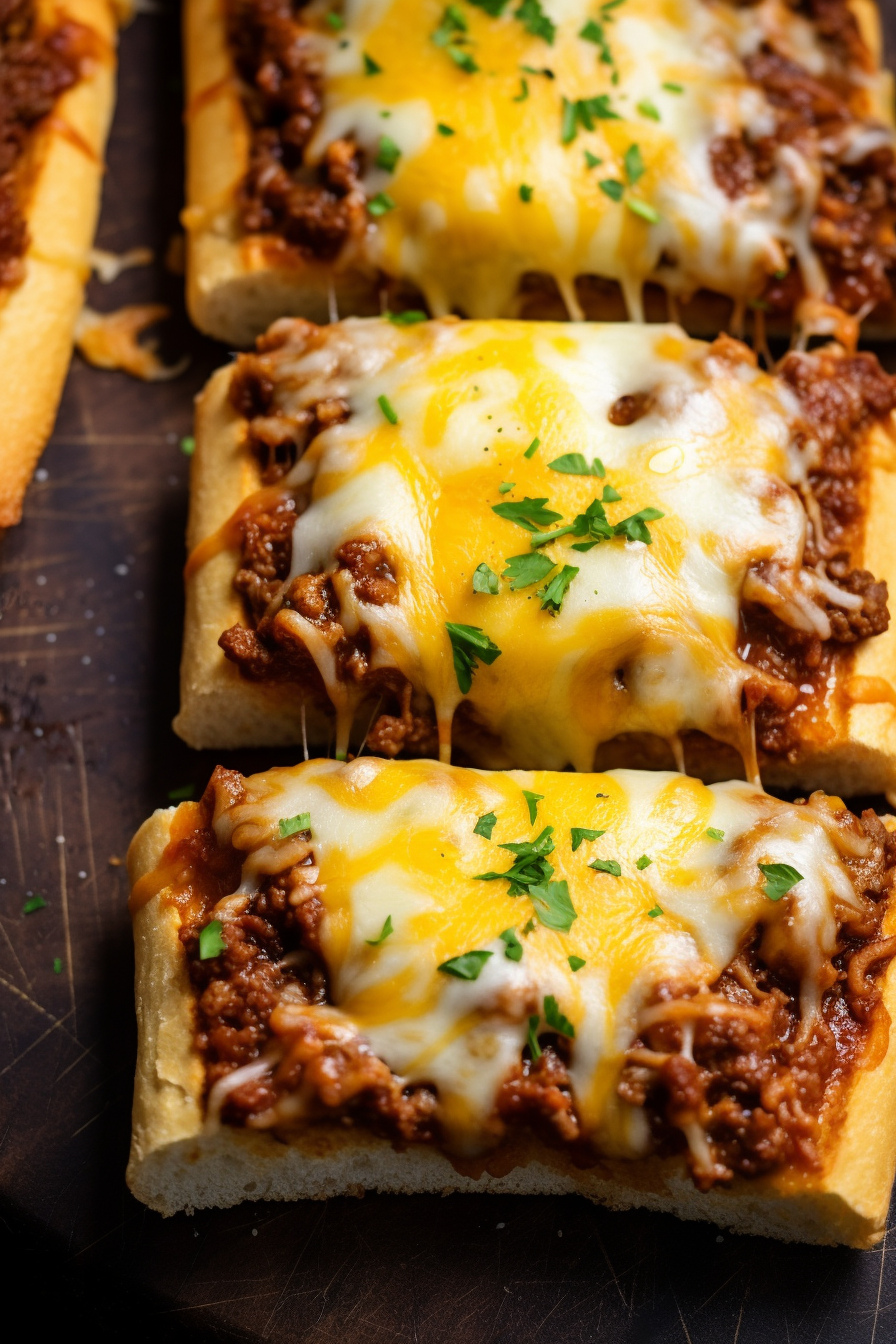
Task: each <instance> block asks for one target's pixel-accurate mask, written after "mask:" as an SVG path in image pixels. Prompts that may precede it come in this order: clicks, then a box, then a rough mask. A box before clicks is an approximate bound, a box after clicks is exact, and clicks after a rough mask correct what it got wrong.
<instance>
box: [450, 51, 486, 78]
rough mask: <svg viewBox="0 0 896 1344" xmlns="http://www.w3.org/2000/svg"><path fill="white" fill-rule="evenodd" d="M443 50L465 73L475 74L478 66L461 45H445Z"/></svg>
mask: <svg viewBox="0 0 896 1344" xmlns="http://www.w3.org/2000/svg"><path fill="white" fill-rule="evenodd" d="M445 50H446V51H447V53H448V55H449V56H450V57H451V59H452V61H453V62H454V64H455V65H457V66H459V67H460V69H461V70H463V71H464V73H465V74H467V75H475V74H476V72H477V71H478V70H479V66H478V65H477V64H476V62H475V60H474V59H473V57H472V56H471V55H470V53H469V52H468V51H464V49H463V48H462V47H446V48H445Z"/></svg>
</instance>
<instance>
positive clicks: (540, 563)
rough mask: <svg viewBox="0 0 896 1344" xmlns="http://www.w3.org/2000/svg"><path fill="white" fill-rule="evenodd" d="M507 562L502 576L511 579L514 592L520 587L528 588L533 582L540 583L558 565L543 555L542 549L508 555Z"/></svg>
mask: <svg viewBox="0 0 896 1344" xmlns="http://www.w3.org/2000/svg"><path fill="white" fill-rule="evenodd" d="M505 563H506V566H507V568H506V569H505V570H504V572H503V574H502V575H501V578H502V579H509V580H510V587H511V590H512V591H513V592H516V591H517V589H519V588H528V587H529V586H530V585H531V584H533V583H540V582H541V580H542V579H544V578H546V577H547V575H548V574H550V572H551V570H552V569H556V567H557V566H556V565H555V563H554V561H553V560H551V559H550V558H549V557H548V556H546V555H542V554H541V552H540V551H527V552H526V554H525V555H511V556H508V558H507V560H506V562H505Z"/></svg>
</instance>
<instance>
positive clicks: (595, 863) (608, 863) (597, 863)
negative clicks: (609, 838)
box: [588, 859, 622, 877]
mask: <svg viewBox="0 0 896 1344" xmlns="http://www.w3.org/2000/svg"><path fill="white" fill-rule="evenodd" d="M588 867H589V868H594V869H596V870H597V872H599V873H609V875H610V877H621V876H622V866H621V864H620V863H619V862H618V860H616V859H592V861H591V863H589V865H588Z"/></svg>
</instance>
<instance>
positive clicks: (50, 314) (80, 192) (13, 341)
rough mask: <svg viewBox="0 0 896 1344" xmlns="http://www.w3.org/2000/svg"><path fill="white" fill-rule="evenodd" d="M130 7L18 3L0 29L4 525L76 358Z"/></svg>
mask: <svg viewBox="0 0 896 1344" xmlns="http://www.w3.org/2000/svg"><path fill="white" fill-rule="evenodd" d="M126 8H127V6H118V7H115V6H113V4H112V3H111V2H110V0H64V3H63V4H61V5H59V4H56V3H52V4H51V3H49V0H19V3H16V4H14V5H12V6H7V7H6V11H5V18H4V20H3V23H2V26H0V67H2V78H3V90H2V105H0V118H2V122H3V155H4V158H3V162H2V165H0V175H2V179H3V186H2V190H0V368H2V370H3V377H2V379H0V423H2V424H3V435H2V438H0V527H5V526H9V525H10V524H12V523H16V522H18V520H19V517H20V516H21V508H22V497H23V495H24V492H25V488H26V486H27V484H28V481H29V480H30V479H31V474H32V472H33V470H34V467H35V464H36V462H37V459H38V457H39V456H40V452H41V449H42V448H43V445H44V443H45V442H46V439H47V437H48V436H49V433H50V431H51V429H52V427H53V421H54V419H55V415H56V407H57V405H58V402H59V397H60V394H61V392H62V384H63V382H64V379H65V374H66V370H67V368H68V363H69V359H70V357H71V350H72V339H73V333H74V327H75V321H76V318H77V316H78V312H79V310H80V308H81V303H82V299H83V290H84V282H85V280H86V278H87V276H88V275H89V272H90V266H89V261H88V251H89V249H90V247H91V244H92V242H93V235H94V228H95V225H96V218H97V213H98V210H99V198H100V185H101V182H102V175H103V153H104V149H105V144H106V134H107V131H108V128H109V122H110V120H111V116H112V106H113V102H114V85H115V42H116V18H117V17H119V18H120V17H121V13H122V10H123V9H126Z"/></svg>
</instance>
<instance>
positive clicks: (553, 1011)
mask: <svg viewBox="0 0 896 1344" xmlns="http://www.w3.org/2000/svg"><path fill="white" fill-rule="evenodd" d="M544 1020H545V1022H547V1024H548V1026H549V1027H553V1029H554V1031H559V1032H560V1035H561V1036H570V1037H572V1036H575V1034H576V1029H575V1027H574V1026H573V1024H572V1023H571V1022H570V1020H569V1018H568V1017H566V1016H565V1015H564V1014H563V1013H561V1011H560V1005H559V1004H558V1002H557V1000H556V999H555V998H554V996H553V994H546V995H545V999H544Z"/></svg>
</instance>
